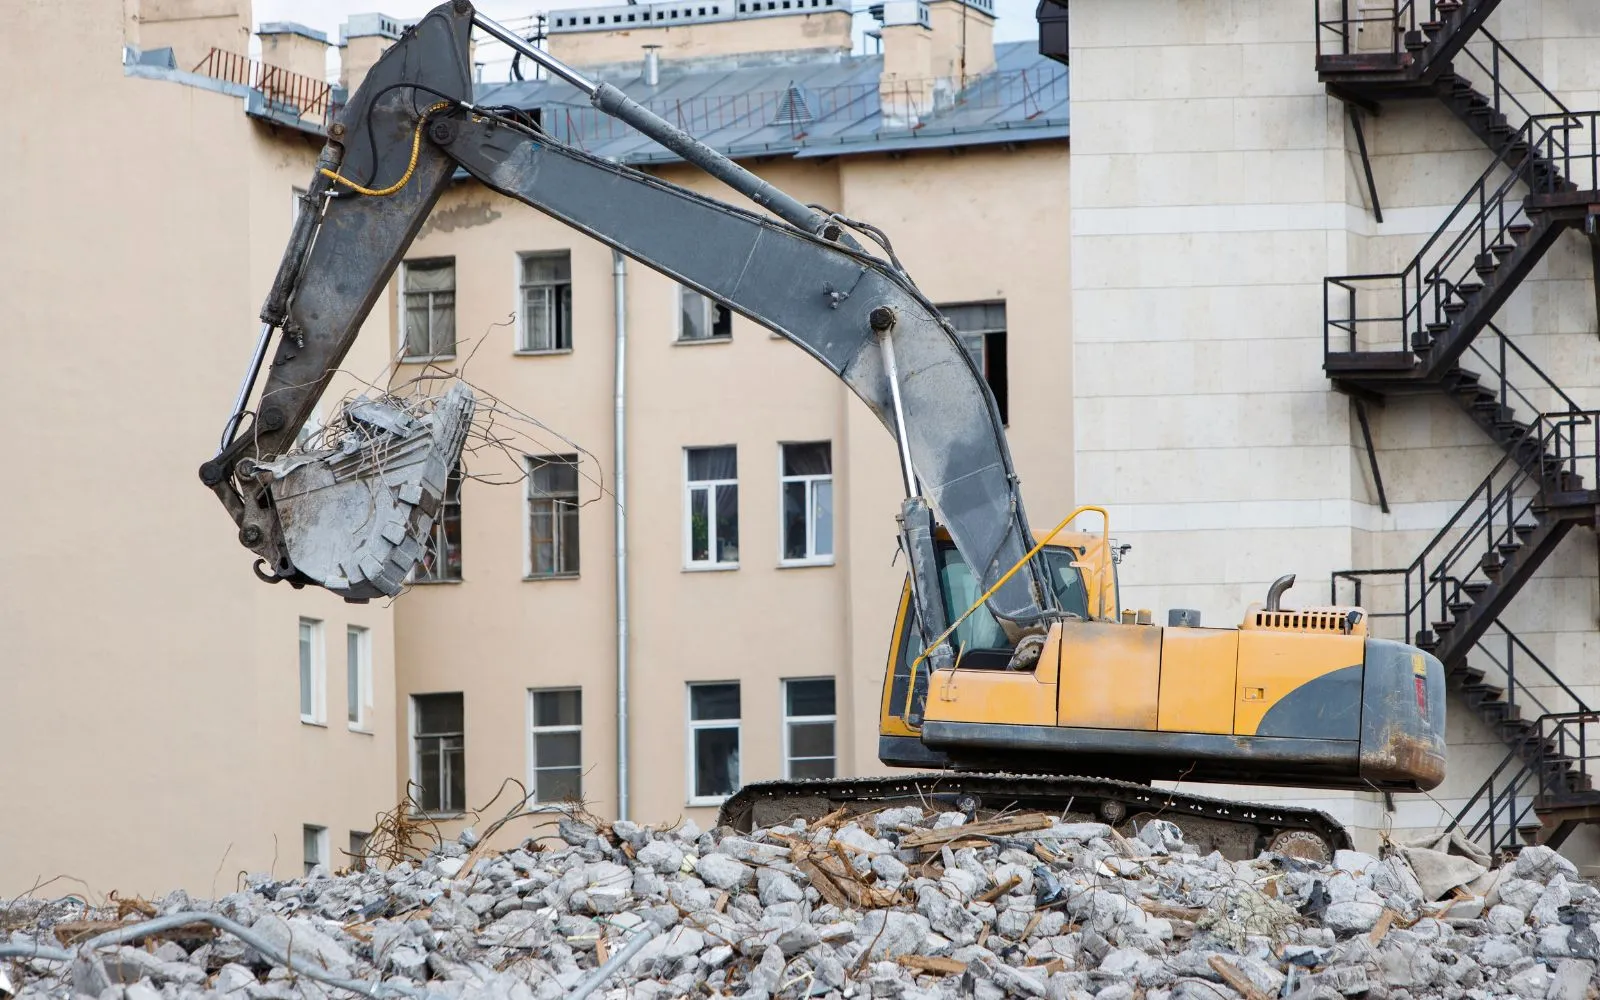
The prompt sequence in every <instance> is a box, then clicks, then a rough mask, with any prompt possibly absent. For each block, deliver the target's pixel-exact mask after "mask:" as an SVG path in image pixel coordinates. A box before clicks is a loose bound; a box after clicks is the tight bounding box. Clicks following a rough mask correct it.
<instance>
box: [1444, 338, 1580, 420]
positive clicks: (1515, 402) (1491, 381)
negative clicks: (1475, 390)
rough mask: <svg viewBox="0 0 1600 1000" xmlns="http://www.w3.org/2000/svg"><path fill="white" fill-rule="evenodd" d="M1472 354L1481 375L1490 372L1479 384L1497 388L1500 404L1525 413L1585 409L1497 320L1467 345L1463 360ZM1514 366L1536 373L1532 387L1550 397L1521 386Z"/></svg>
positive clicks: (1572, 411) (1517, 369)
mask: <svg viewBox="0 0 1600 1000" xmlns="http://www.w3.org/2000/svg"><path fill="white" fill-rule="evenodd" d="M1468 357H1471V358H1473V359H1475V360H1476V361H1477V362H1478V363H1477V365H1475V366H1474V368H1476V369H1481V371H1479V375H1480V376H1487V379H1480V381H1479V383H1478V384H1479V385H1482V386H1483V387H1484V388H1487V389H1490V390H1491V391H1492V392H1494V393H1495V398H1496V401H1497V402H1498V404H1499V405H1500V406H1501V407H1504V408H1505V409H1506V410H1509V411H1511V412H1512V413H1513V414H1514V413H1515V412H1516V411H1518V410H1521V411H1523V412H1524V413H1555V412H1563V411H1564V412H1567V413H1576V412H1578V411H1580V410H1582V409H1583V407H1581V406H1579V405H1578V401H1577V400H1575V399H1573V398H1572V397H1571V396H1570V395H1568V394H1567V391H1566V390H1565V389H1563V388H1561V387H1560V386H1559V385H1556V383H1555V380H1554V379H1552V378H1551V377H1550V376H1549V375H1547V374H1545V371H1544V369H1543V368H1540V367H1539V364H1538V362H1536V361H1534V360H1533V359H1532V358H1530V357H1528V355H1527V352H1525V351H1523V349H1522V348H1520V347H1518V346H1517V345H1516V342H1515V341H1513V340H1512V339H1511V338H1510V337H1508V336H1506V334H1505V331H1504V330H1501V329H1500V328H1499V327H1498V326H1495V325H1494V324H1493V323H1486V324H1484V332H1483V333H1480V334H1479V335H1478V336H1477V338H1475V340H1474V341H1473V343H1471V344H1469V345H1468V346H1467V349H1466V351H1465V352H1464V353H1463V354H1462V360H1463V361H1465V360H1466V359H1467V358H1468ZM1513 368H1515V369H1516V372H1517V374H1518V375H1529V376H1532V377H1533V379H1534V381H1535V383H1536V387H1535V388H1534V389H1533V390H1532V391H1533V392H1535V393H1539V394H1541V395H1543V396H1544V397H1546V399H1547V400H1548V401H1545V400H1538V399H1534V398H1532V397H1530V396H1528V394H1527V393H1525V392H1523V391H1522V390H1521V389H1519V388H1517V386H1516V385H1515V384H1514V380H1513V378H1512V370H1513ZM1521 381H1523V379H1521V378H1518V379H1515V382H1521ZM1557 404H1565V405H1557Z"/></svg>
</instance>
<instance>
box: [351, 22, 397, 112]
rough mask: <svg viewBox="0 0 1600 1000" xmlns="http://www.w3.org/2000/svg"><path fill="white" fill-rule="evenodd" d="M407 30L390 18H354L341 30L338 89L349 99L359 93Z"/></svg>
mask: <svg viewBox="0 0 1600 1000" xmlns="http://www.w3.org/2000/svg"><path fill="white" fill-rule="evenodd" d="M405 26H406V24H405V22H404V21H401V20H400V19H399V18H398V17H390V16H389V15H388V14H351V15H350V20H348V21H346V22H345V23H344V24H342V25H340V26H339V86H341V87H343V88H344V90H345V93H346V95H349V94H354V93H355V92H356V88H357V87H360V86H361V81H362V80H365V79H366V78H367V71H368V70H370V69H372V66H373V64H374V63H376V62H377V61H378V57H379V56H381V55H383V53H384V52H385V51H386V50H388V48H389V46H391V45H393V44H394V43H395V42H397V41H399V40H400V32H401V31H403V30H404V29H405ZM345 99H346V100H349V97H348V96H347V97H346V98H345Z"/></svg>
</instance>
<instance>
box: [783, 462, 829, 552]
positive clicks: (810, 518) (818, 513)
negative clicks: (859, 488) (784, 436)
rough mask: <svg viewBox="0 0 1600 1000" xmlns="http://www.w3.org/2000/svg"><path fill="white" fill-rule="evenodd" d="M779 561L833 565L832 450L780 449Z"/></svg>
mask: <svg viewBox="0 0 1600 1000" xmlns="http://www.w3.org/2000/svg"><path fill="white" fill-rule="evenodd" d="M781 471H782V477H781V481H780V488H781V490H782V492H783V561H784V562H788V563H799V562H832V561H833V448H832V446H831V445H829V443H828V442H826V441H818V442H814V443H812V444H786V445H784V446H783V468H782V470H781Z"/></svg>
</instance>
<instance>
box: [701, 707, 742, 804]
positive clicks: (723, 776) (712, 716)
mask: <svg viewBox="0 0 1600 1000" xmlns="http://www.w3.org/2000/svg"><path fill="white" fill-rule="evenodd" d="M738 788H739V685H738V684H736V683H735V684H690V685H689V791H690V794H689V804H690V805H715V804H717V803H718V802H721V801H722V800H723V799H725V798H727V797H728V796H730V795H732V794H733V793H734V792H735V791H737V790H738Z"/></svg>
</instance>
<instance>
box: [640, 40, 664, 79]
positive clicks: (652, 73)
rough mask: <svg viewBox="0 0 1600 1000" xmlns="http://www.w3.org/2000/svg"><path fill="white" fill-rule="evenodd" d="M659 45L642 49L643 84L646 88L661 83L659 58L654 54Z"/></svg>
mask: <svg viewBox="0 0 1600 1000" xmlns="http://www.w3.org/2000/svg"><path fill="white" fill-rule="evenodd" d="M659 48H661V46H659V45H646V46H645V47H644V83H645V86H647V87H654V86H656V85H658V84H660V83H661V58H660V56H658V55H657V54H656V50H657V49H659Z"/></svg>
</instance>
